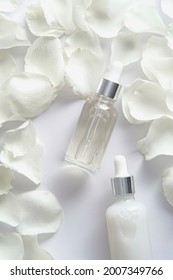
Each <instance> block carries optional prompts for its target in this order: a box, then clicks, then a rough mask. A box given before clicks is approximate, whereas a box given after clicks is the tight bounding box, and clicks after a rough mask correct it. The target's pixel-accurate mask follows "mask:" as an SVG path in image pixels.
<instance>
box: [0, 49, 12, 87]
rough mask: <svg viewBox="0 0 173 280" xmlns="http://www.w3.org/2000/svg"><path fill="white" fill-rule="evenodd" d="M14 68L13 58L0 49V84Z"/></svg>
mask: <svg viewBox="0 0 173 280" xmlns="http://www.w3.org/2000/svg"><path fill="white" fill-rule="evenodd" d="M15 69H16V64H15V61H14V58H13V57H12V56H11V55H10V54H9V53H8V52H7V51H5V50H0V85H2V84H3V83H4V82H5V80H7V79H8V78H9V76H10V75H12V74H13V72H14V71H15Z"/></svg>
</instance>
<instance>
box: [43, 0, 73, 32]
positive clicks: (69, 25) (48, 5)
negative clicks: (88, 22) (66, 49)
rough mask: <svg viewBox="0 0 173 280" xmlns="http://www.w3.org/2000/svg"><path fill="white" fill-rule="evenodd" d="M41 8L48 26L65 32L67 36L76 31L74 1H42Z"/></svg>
mask: <svg viewBox="0 0 173 280" xmlns="http://www.w3.org/2000/svg"><path fill="white" fill-rule="evenodd" d="M40 3H41V7H42V9H43V11H44V15H45V18H46V21H47V23H48V25H49V26H50V27H51V28H54V29H57V30H61V31H62V30H63V31H64V33H65V34H66V35H69V34H71V33H72V32H73V31H74V30H75V26H74V23H73V1H71V0H58V1H57V0H49V1H45V0H40Z"/></svg>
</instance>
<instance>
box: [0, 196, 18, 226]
mask: <svg viewBox="0 0 173 280" xmlns="http://www.w3.org/2000/svg"><path fill="white" fill-rule="evenodd" d="M21 210H22V209H21V205H20V202H19V200H18V198H17V197H16V196H15V195H14V194H13V193H11V192H8V194H4V195H1V196H0V213H1V215H0V222H2V223H5V224H8V225H10V226H13V227H15V226H17V225H18V224H19V221H20V218H21Z"/></svg>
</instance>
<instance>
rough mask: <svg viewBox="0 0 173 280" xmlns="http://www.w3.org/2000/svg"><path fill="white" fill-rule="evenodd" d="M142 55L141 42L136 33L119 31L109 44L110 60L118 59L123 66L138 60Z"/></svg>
mask: <svg viewBox="0 0 173 280" xmlns="http://www.w3.org/2000/svg"><path fill="white" fill-rule="evenodd" d="M141 56H142V44H141V42H140V40H139V37H138V35H137V34H133V33H131V32H120V33H119V34H118V35H117V36H116V37H115V38H114V39H113V40H112V45H111V62H114V61H119V62H121V63H122V64H123V65H124V66H125V65H128V64H130V63H133V62H136V61H138V60H139V59H140V58H141Z"/></svg>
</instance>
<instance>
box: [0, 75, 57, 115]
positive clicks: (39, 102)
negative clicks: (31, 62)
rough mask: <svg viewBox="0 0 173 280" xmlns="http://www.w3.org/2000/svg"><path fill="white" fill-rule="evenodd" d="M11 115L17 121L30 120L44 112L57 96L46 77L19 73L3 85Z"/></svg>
mask: <svg viewBox="0 0 173 280" xmlns="http://www.w3.org/2000/svg"><path fill="white" fill-rule="evenodd" d="M3 91H5V95H6V99H7V101H8V103H9V106H10V109H11V111H12V112H13V114H14V115H15V116H16V117H17V116H18V117H19V119H21V117H23V118H32V117H35V116H37V115H39V114H41V113H42V112H43V111H45V110H46V109H47V108H48V107H49V106H50V104H51V103H52V102H53V101H54V99H55V98H56V96H57V93H56V89H55V88H54V87H53V86H52V84H51V83H50V81H49V80H48V78H47V77H45V76H43V75H39V74H34V73H19V74H16V75H14V76H12V77H11V78H9V79H8V80H7V81H6V83H5V84H4V85H3Z"/></svg>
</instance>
